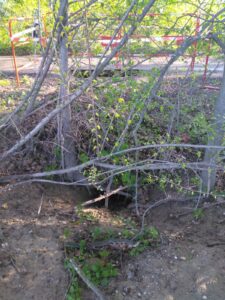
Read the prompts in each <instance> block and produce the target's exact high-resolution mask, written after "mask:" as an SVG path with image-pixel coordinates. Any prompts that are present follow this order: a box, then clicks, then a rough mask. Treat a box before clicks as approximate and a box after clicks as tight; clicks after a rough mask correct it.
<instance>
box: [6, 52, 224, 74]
mask: <svg viewBox="0 0 225 300" xmlns="http://www.w3.org/2000/svg"><path fill="white" fill-rule="evenodd" d="M140 60H141V59H140V58H137V57H136V58H135V59H134V62H135V64H136V63H138V61H140ZM40 61H41V57H40V56H33V55H31V56H18V57H17V66H18V68H19V73H20V74H35V73H36V72H37V70H38V66H39V64H40ZM98 61H99V58H92V59H91V69H92V70H93V69H94V68H95V66H96V64H97V63H98ZM167 61H168V58H151V59H149V60H146V61H145V62H143V63H142V64H140V65H138V66H136V67H134V69H135V70H142V71H150V70H151V69H152V68H155V67H162V66H163V65H164V64H166V62H167ZM190 62H191V60H190V59H185V60H184V59H181V60H178V61H176V62H175V63H174V64H173V65H172V66H171V67H170V69H169V74H175V75H176V73H177V74H179V75H185V74H186V73H187V72H189V71H190ZM70 63H72V62H71V61H70ZM223 63H224V62H223V61H222V60H214V59H210V61H209V66H208V74H210V73H213V74H214V75H215V76H221V75H222V73H223ZM79 68H80V69H81V70H89V68H90V66H89V62H88V59H86V58H85V59H81V60H80V62H79ZM120 68H121V66H120V65H116V64H111V65H109V66H107V68H106V70H115V69H120ZM204 68H205V67H204V58H203V59H202V60H200V59H197V60H196V64H195V73H196V74H203V73H204ZM0 72H1V73H5V74H12V75H13V74H14V73H15V71H14V67H13V60H12V57H11V56H0ZM51 72H52V73H56V72H57V67H56V66H55V65H53V66H52V68H51Z"/></svg>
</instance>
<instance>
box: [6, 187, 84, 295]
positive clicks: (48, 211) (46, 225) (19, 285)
mask: <svg viewBox="0 0 225 300" xmlns="http://www.w3.org/2000/svg"><path fill="white" fill-rule="evenodd" d="M80 197H82V193H81V192H80V191H74V190H72V189H63V188H62V187H57V188H54V189H50V188H49V189H48V191H47V190H43V189H42V188H40V187H38V186H35V185H32V186H26V188H24V187H19V188H16V189H15V190H12V191H8V192H7V193H4V194H2V195H1V198H0V207H1V209H0V218H1V226H0V227H1V232H2V236H1V246H0V278H1V280H0V299H1V300H11V299H12V300H17V299H18V300H21V299H23V300H28V299H29V300H30V299H36V300H39V299H48V300H51V299H52V300H56V299H64V298H65V295H66V291H67V288H68V284H69V279H68V274H67V273H66V272H65V269H64V266H63V263H64V255H63V251H62V247H61V246H60V243H59V237H60V235H61V234H62V233H63V228H64V227H65V224H66V221H64V217H60V214H62V215H63V214H64V213H65V214H66V213H67V211H70V212H71V211H73V208H74V205H75V203H77V202H78V201H80ZM68 199H69V200H68ZM38 211H39V212H40V213H39V215H38Z"/></svg>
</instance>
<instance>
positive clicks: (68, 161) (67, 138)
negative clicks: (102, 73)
mask: <svg viewBox="0 0 225 300" xmlns="http://www.w3.org/2000/svg"><path fill="white" fill-rule="evenodd" d="M65 2H66V3H65ZM61 5H63V6H64V5H65V6H64V7H65V8H64V10H63V11H62V18H61V19H62V21H61V24H60V26H62V31H61V37H60V43H59V45H60V48H59V58H60V75H61V85H60V92H59V104H64V103H65V102H66V101H68V94H69V89H68V46H67V43H68V39H67V33H66V30H65V26H67V23H68V0H61ZM63 28H64V29H63ZM58 143H59V145H60V150H61V167H62V168H63V169H64V168H70V167H74V166H76V165H77V160H76V151H75V143H74V141H73V139H72V138H71V106H70V105H68V106H67V107H66V108H65V109H64V110H63V111H62V112H61V113H60V114H59V115H58ZM67 179H69V180H70V181H76V180H79V179H80V176H79V173H78V172H73V173H68V174H67Z"/></svg>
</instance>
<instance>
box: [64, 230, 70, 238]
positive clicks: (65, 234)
mask: <svg viewBox="0 0 225 300" xmlns="http://www.w3.org/2000/svg"><path fill="white" fill-rule="evenodd" d="M70 235H71V231H70V229H69V228H65V229H64V230H63V237H64V238H65V239H67V238H68V237H69V236H70Z"/></svg>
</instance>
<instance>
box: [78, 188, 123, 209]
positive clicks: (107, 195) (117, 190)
mask: <svg viewBox="0 0 225 300" xmlns="http://www.w3.org/2000/svg"><path fill="white" fill-rule="evenodd" d="M127 188H128V187H127V186H120V187H119V188H118V189H115V190H113V191H111V192H109V193H106V194H104V195H102V196H99V197H97V198H95V199H92V200H89V201H86V202H84V203H82V205H81V206H88V205H91V204H94V203H96V202H99V201H101V200H103V199H106V198H108V197H110V196H112V195H115V194H117V193H118V192H120V191H123V190H125V189H127Z"/></svg>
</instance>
